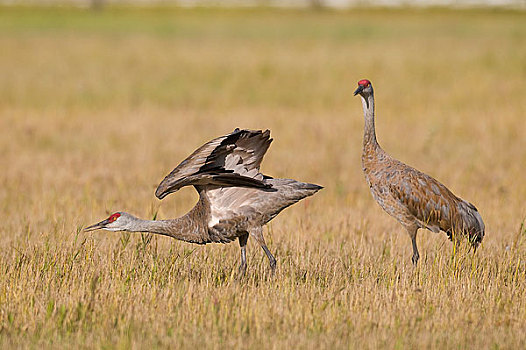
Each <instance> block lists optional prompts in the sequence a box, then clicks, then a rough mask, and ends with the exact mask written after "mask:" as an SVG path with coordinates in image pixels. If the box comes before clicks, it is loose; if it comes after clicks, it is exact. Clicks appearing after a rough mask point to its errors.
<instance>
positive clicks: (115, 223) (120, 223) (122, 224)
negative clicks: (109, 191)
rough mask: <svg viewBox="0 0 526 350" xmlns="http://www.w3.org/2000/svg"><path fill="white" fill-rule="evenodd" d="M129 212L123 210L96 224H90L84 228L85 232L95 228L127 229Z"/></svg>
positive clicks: (109, 229)
mask: <svg viewBox="0 0 526 350" xmlns="http://www.w3.org/2000/svg"><path fill="white" fill-rule="evenodd" d="M128 216H129V214H126V213H123V212H117V213H113V214H111V215H110V217H109V218H107V219H106V220H102V221H101V222H98V223H96V224H94V225H91V226H88V227H86V228H85V229H84V231H85V232H88V231H95V230H100V229H102V230H108V231H123V230H125V229H126V224H127V223H128V221H129V220H127V217H128Z"/></svg>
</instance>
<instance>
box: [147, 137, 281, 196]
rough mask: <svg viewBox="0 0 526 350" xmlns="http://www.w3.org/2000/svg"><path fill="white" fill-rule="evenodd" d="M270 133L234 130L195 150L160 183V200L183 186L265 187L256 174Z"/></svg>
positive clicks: (157, 193)
mask: <svg viewBox="0 0 526 350" xmlns="http://www.w3.org/2000/svg"><path fill="white" fill-rule="evenodd" d="M271 142H272V139H271V138H270V131H269V130H266V131H264V132H263V131H261V130H240V129H236V130H234V131H233V132H232V133H230V134H228V135H224V136H221V137H218V138H215V139H213V140H211V141H209V142H207V143H205V144H204V145H203V146H201V147H199V148H198V149H197V150H195V151H194V152H193V153H192V154H191V155H190V156H189V157H188V158H186V159H185V160H183V161H182V162H181V163H180V164H179V165H178V166H177V167H175V169H174V170H172V172H170V174H168V175H167V176H166V177H165V178H164V180H163V181H162V182H161V183H160V184H159V186H158V187H157V190H156V191H155V195H156V196H157V197H158V198H159V199H162V198H164V197H165V196H167V195H168V194H170V193H172V192H175V191H177V190H178V189H180V188H181V187H184V186H190V185H194V186H247V187H256V188H267V187H268V185H266V184H265V183H264V182H263V181H262V180H263V176H262V175H261V174H260V173H259V166H260V164H261V161H262V160H263V156H264V155H265V153H266V151H267V150H268V148H269V147H270V144H271Z"/></svg>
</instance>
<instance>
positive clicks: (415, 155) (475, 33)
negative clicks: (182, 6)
mask: <svg viewBox="0 0 526 350" xmlns="http://www.w3.org/2000/svg"><path fill="white" fill-rule="evenodd" d="M0 47H1V48H2V54H1V55H0V154H1V156H0V168H1V169H2V171H1V172H0V217H1V219H2V223H1V227H0V247H1V248H0V345H1V346H2V347H4V348H8V347H15V346H16V347H33V348H40V347H42V346H45V347H48V348H51V347H53V348H55V347H57V346H63V347H79V348H92V347H96V348H130V347H131V348H137V349H138V348H147V347H153V348H157V347H159V348H162V347H172V348H173V347H178V348H179V347H186V348H190V347H193V348H203V347H205V346H206V347H211V348H220V347H240V348H285V347H295V348H314V347H320V348H371V349H375V348H378V347H387V348H397V349H405V348H476V349H478V348H494V349H517V348H523V347H525V346H526V332H525V331H526V326H525V325H526V273H525V270H526V229H525V228H524V227H523V226H522V225H523V223H524V219H525V217H526V207H525V205H524V200H525V198H526V181H525V178H524V170H525V169H526V138H525V134H526V123H525V122H524V118H525V116H526V104H525V103H524V96H525V95H526V85H525V84H524V81H525V78H526V14H524V13H516V12H496V11H476V12H475V11H460V12H449V11H445V10H429V11H424V10H418V11H417V10H404V11H385V10H376V11H374V10H359V11H350V12H347V13H332V12H319V13H312V12H303V11H277V10H276V11H272V10H156V9H154V10H129V9H128V10H127V9H113V10H111V9H110V10H108V11H105V12H102V13H91V12H87V11H83V10H73V9H62V10H56V9H9V8H2V9H1V10H0ZM361 78H369V79H370V80H372V82H373V84H374V86H375V91H376V97H377V114H378V118H377V132H378V138H379V140H380V142H381V144H382V145H383V146H384V148H385V149H386V150H387V151H388V152H390V153H391V154H392V155H394V156H396V157H397V158H399V159H401V160H403V161H405V162H407V163H409V164H411V165H413V166H415V167H417V168H419V169H421V170H423V171H426V172H427V173H429V174H431V175H433V176H435V177H436V178H438V179H439V180H441V181H442V182H443V183H445V184H446V185H448V186H449V187H450V188H451V189H452V190H453V191H454V192H455V193H456V194H458V195H460V196H462V197H464V198H466V199H468V200H470V201H472V202H473V203H474V204H476V206H477V207H478V208H479V210H480V211H481V213H482V215H483V218H484V220H485V222H486V227H487V236H486V238H485V239H484V242H483V244H482V246H481V248H480V249H479V250H478V251H477V253H476V254H475V255H473V254H472V253H470V252H468V251H467V248H466V247H465V246H463V245H461V246H459V247H456V248H455V249H454V248H453V246H452V244H451V243H450V242H449V241H447V239H446V237H445V235H444V234H442V233H441V234H433V233H431V232H429V231H421V233H420V235H419V238H418V239H419V246H420V253H421V260H420V265H419V266H418V268H416V269H414V268H413V267H412V266H411V263H410V256H411V245H410V240H409V238H408V237H407V236H406V234H405V233H404V232H403V231H402V228H401V227H400V226H399V225H398V224H397V223H396V222H395V221H394V220H393V219H392V218H390V217H389V216H388V215H387V214H385V213H383V212H382V211H381V209H380V208H379V207H378V206H377V205H376V204H375V203H374V201H373V199H372V197H371V195H370V194H369V191H368V188H367V186H366V184H365V181H364V179H363V175H362V172H361V164H360V154H361V138H362V135H361V134H362V127H363V120H362V114H361V113H362V111H361V103H360V101H359V99H358V98H356V97H355V98H353V97H352V91H353V90H354V88H355V85H356V81H358V80H359V79H361ZM235 127H248V128H270V129H271V130H272V135H273V136H274V138H275V141H274V143H273V145H272V147H271V149H270V151H269V153H268V155H267V156H266V158H265V162H264V164H263V171H264V172H265V173H268V174H270V175H273V176H280V177H283V176H285V177H292V178H296V179H300V180H304V181H310V182H314V183H319V184H322V185H324V186H325V187H326V188H325V189H324V190H323V191H322V192H320V193H319V194H317V195H316V196H315V197H312V198H311V199H309V200H308V201H303V202H301V203H299V204H298V205H296V206H295V207H293V208H291V209H288V210H287V211H285V212H284V213H282V214H281V215H280V216H279V217H278V218H276V219H275V220H274V221H273V222H272V224H271V225H269V227H268V230H267V232H266V236H267V243H268V245H269V247H270V249H271V251H272V252H273V253H274V255H275V256H276V257H277V259H278V272H277V275H276V277H275V278H274V279H272V278H270V276H269V269H268V262H267V260H266V258H265V256H264V254H263V252H262V251H261V249H260V248H259V247H257V246H256V245H255V244H254V243H253V242H249V250H248V263H249V267H248V271H247V274H248V276H247V278H246V279H244V280H241V281H238V280H236V279H235V278H234V272H235V271H236V269H237V266H238V260H239V248H238V245H237V244H230V245H207V246H195V245H190V244H186V243H181V242H176V241H172V240H170V239H168V238H164V237H155V238H154V239H153V240H152V241H151V242H150V243H149V244H148V242H147V241H146V240H144V239H143V237H141V235H140V234H138V235H125V234H121V233H108V232H94V233H89V234H86V233H82V232H80V230H81V228H82V227H84V226H85V225H87V224H91V223H94V222H96V221H99V220H101V219H103V218H105V217H106V215H107V214H108V213H110V212H114V211H117V210H125V211H128V212H130V213H133V214H135V215H138V216H142V217H146V218H148V217H149V218H151V217H152V216H153V213H154V212H156V211H157V210H159V217H161V218H171V217H175V216H178V215H181V214H183V213H185V212H186V211H187V210H188V209H189V208H191V207H192V206H193V204H194V202H195V200H196V195H195V193H194V191H193V190H192V189H185V190H183V191H181V192H179V193H177V194H176V195H173V196H170V197H168V198H167V199H165V200H164V201H162V202H159V201H157V200H156V199H155V198H154V195H153V192H154V189H155V187H156V185H157V184H158V182H159V181H160V180H161V179H162V178H163V176H164V175H166V174H167V173H168V172H169V171H170V170H171V169H172V167H174V166H175V165H176V164H177V163H178V162H179V161H180V160H182V159H183V158H184V157H185V156H186V155H188V154H189V153H190V152H191V151H193V150H194V149H195V148H196V147H197V146H199V145H200V144H202V143H203V142H205V141H207V140H208V139H210V138H212V137H215V136H218V135H221V134H224V133H227V132H229V131H231V130H232V129H234V128H235Z"/></svg>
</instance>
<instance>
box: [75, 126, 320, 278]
mask: <svg viewBox="0 0 526 350" xmlns="http://www.w3.org/2000/svg"><path fill="white" fill-rule="evenodd" d="M271 142H272V139H271V138H270V131H269V130H267V131H265V132H262V131H261V130H259V131H252V130H239V129H236V130H234V131H233V132H232V133H230V134H228V135H225V136H221V137H218V138H216V139H213V140H212V141H210V142H207V143H206V144H204V145H203V146H201V147H199V148H198V149H197V150H196V151H195V152H194V153H192V154H191V155H190V156H189V157H188V158H186V159H185V160H183V161H182V162H181V164H179V165H178V166H177V167H176V168H175V169H174V170H173V171H172V172H171V173H170V174H168V176H166V177H165V178H164V180H163V181H162V182H161V183H160V184H159V187H157V190H156V191H155V195H156V196H157V197H158V198H159V199H163V198H164V197H166V196H167V195H168V194H170V193H173V192H176V191H178V190H179V189H180V188H182V187H184V186H190V185H193V186H194V187H195V189H196V190H197V192H198V193H199V201H198V202H197V204H196V205H195V207H194V208H193V209H192V210H190V211H189V212H188V213H187V214H186V215H184V216H182V217H180V218H177V219H172V220H154V221H150V220H142V219H139V218H136V217H135V216H133V215H130V214H128V213H125V212H117V213H114V214H112V215H111V216H110V217H109V218H107V219H106V220H104V221H101V222H99V223H97V224H95V225H92V226H89V227H87V228H85V229H84V231H93V230H98V229H104V230H108V231H130V232H151V233H155V234H160V235H165V236H169V237H172V238H175V239H178V240H182V241H186V242H190V243H197V244H206V243H212V242H213V243H229V242H231V241H233V240H235V239H236V238H237V239H238V240H239V245H240V246H241V265H240V272H241V274H244V273H245V271H246V267H247V262H246V245H247V240H248V237H249V235H250V236H252V237H253V238H254V239H255V240H256V241H257V242H258V243H259V245H260V246H261V248H263V250H264V251H265V253H266V255H267V257H268V259H269V261H270V267H271V269H272V273H274V270H275V268H276V259H275V258H274V256H272V254H271V253H270V251H269V249H268V248H267V245H266V244H265V239H264V238H263V225H265V224H266V223H267V222H269V221H270V220H272V219H273V218H274V217H275V216H276V215H278V214H279V213H280V212H281V211H282V210H283V209H285V208H287V207H288V206H290V205H292V204H294V203H296V202H298V201H299V200H301V199H303V198H305V197H308V196H312V195H313V194H314V193H316V192H317V191H318V190H320V189H321V188H322V187H321V186H318V185H314V184H309V183H303V182H299V181H296V180H290V179H273V178H271V177H269V176H265V175H263V174H261V173H260V172H259V166H260V164H261V161H262V160H263V156H264V155H265V153H266V151H267V149H268V148H269V146H270V143H271Z"/></svg>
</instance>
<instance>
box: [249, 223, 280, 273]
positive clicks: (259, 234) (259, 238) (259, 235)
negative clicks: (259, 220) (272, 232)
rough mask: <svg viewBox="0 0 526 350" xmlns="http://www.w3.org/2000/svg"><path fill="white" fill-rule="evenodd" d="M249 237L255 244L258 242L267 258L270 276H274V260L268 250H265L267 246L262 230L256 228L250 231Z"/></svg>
mask: <svg viewBox="0 0 526 350" xmlns="http://www.w3.org/2000/svg"><path fill="white" fill-rule="evenodd" d="M250 235H251V236H252V237H254V239H255V240H256V242H258V243H259V245H260V246H261V248H263V251H264V252H265V254H267V258H268V260H269V262H270V269H271V270H272V275H274V273H275V271H276V258H274V256H273V255H272V253H271V252H270V250H268V248H267V245H266V243H265V238H263V228H262V227H258V228H254V229H252V230H251V231H250Z"/></svg>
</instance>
